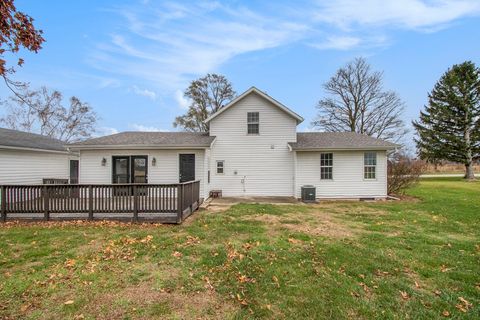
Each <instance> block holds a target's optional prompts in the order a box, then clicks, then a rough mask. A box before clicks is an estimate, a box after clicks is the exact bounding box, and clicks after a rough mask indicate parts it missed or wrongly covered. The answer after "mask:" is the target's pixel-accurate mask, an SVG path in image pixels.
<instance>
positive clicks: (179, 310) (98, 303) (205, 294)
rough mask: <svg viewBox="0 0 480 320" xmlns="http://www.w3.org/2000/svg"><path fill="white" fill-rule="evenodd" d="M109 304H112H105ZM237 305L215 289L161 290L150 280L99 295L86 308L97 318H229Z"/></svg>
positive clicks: (87, 311)
mask: <svg viewBox="0 0 480 320" xmlns="http://www.w3.org/2000/svg"><path fill="white" fill-rule="evenodd" d="M105 306H108V307H107V308H105ZM236 310H237V309H236V308H235V306H234V305H233V304H231V303H230V302H228V301H225V300H224V299H221V298H220V296H219V295H218V294H217V293H216V292H215V291H212V290H207V291H197V292H189V293H185V292H178V291H176V290H173V291H171V292H167V291H164V290H157V289H155V288H153V287H152V284H151V283H149V282H143V283H140V284H138V285H135V286H129V287H126V288H124V289H121V290H119V291H117V292H116V293H107V294H103V295H100V296H97V297H95V299H93V300H92V302H91V303H90V304H89V305H88V306H87V307H86V310H85V312H86V313H88V314H95V315H96V317H97V319H120V318H122V317H125V316H127V315H132V316H134V317H135V318H136V319H151V318H167V319H170V318H174V319H177V318H178V319H190V318H192V319H199V318H208V319H225V318H228V317H231V316H232V315H233V314H234V313H235V312H236Z"/></svg>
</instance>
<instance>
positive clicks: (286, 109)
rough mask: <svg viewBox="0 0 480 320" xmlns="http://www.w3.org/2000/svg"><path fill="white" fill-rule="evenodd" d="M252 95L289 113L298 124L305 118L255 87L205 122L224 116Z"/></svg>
mask: <svg viewBox="0 0 480 320" xmlns="http://www.w3.org/2000/svg"><path fill="white" fill-rule="evenodd" d="M252 93H256V94H258V95H259V96H261V97H262V98H264V99H266V100H267V101H269V102H270V103H272V104H273V105H274V106H276V107H278V108H279V109H280V110H282V111H284V112H285V113H287V114H288V115H289V116H291V117H292V118H294V119H296V120H297V124H299V123H301V122H303V118H302V117H301V116H299V115H298V114H297V113H295V112H293V111H292V110H290V109H289V108H288V107H286V106H285V105H283V104H282V103H280V102H278V101H277V100H275V99H274V98H272V97H270V96H269V95H268V94H266V93H265V92H263V91H261V90H259V89H257V88H255V87H250V89H248V90H247V91H245V92H244V93H242V94H241V95H239V96H238V97H236V98H235V99H233V100H232V101H230V103H228V104H227V105H226V106H223V107H221V108H220V109H219V110H218V111H217V112H215V113H214V114H212V115H211V116H210V117H208V118H207V119H206V120H205V122H207V123H208V122H210V121H211V120H212V119H215V118H216V117H218V116H219V115H220V114H222V113H223V112H225V110H227V109H229V108H231V107H232V106H234V105H235V104H236V103H237V102H239V101H240V100H242V99H243V98H245V97H246V96H248V95H250V94H252Z"/></svg>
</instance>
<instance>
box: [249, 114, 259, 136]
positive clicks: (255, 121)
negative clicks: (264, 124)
mask: <svg viewBox="0 0 480 320" xmlns="http://www.w3.org/2000/svg"><path fill="white" fill-rule="evenodd" d="M247 132H248V134H259V133H260V114H259V113H258V112H248V113H247Z"/></svg>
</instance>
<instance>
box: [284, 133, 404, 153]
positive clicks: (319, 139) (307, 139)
mask: <svg viewBox="0 0 480 320" xmlns="http://www.w3.org/2000/svg"><path fill="white" fill-rule="evenodd" d="M289 144H290V146H291V147H292V149H293V150H315V149H369V148H372V149H393V148H395V147H397V146H398V145H396V144H394V143H391V142H387V141H384V140H381V139H376V138H372V137H370V136H367V135H363V134H359V133H355V132H299V133H297V142H291V143H289Z"/></svg>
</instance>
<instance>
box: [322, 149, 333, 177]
mask: <svg viewBox="0 0 480 320" xmlns="http://www.w3.org/2000/svg"><path fill="white" fill-rule="evenodd" d="M320 179H321V180H331V179H333V153H320Z"/></svg>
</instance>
